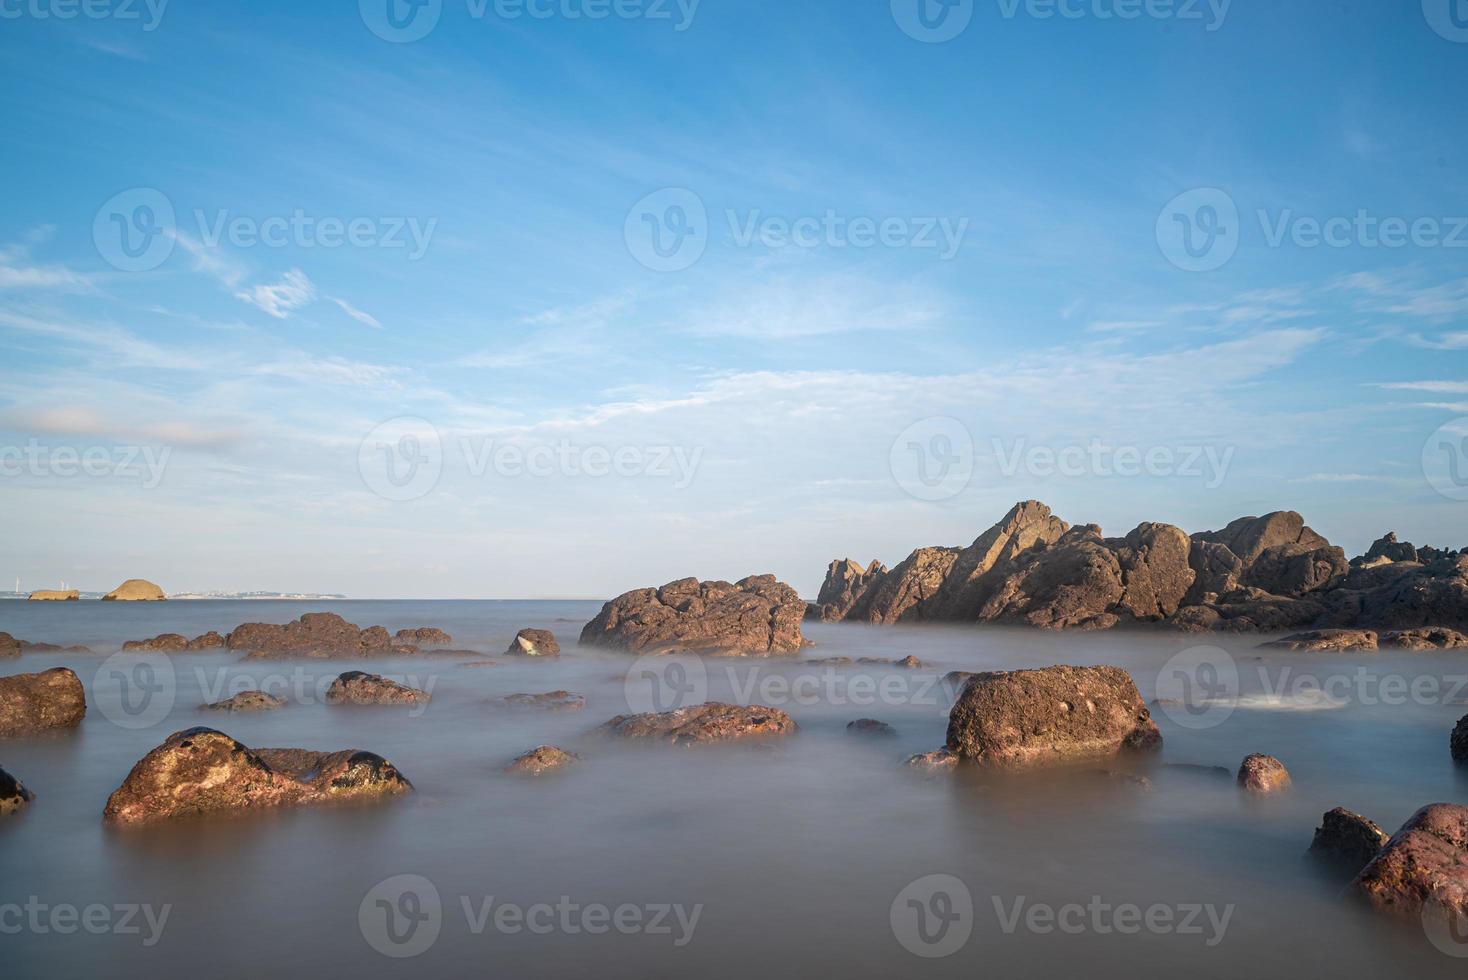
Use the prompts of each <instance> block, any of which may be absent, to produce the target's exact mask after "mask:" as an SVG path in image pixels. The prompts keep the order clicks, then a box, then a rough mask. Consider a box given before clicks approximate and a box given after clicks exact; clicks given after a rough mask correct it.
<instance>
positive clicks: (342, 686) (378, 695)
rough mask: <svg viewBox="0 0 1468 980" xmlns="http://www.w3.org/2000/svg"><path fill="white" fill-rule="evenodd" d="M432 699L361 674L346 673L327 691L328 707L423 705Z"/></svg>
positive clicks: (390, 681)
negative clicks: (342, 705) (350, 705)
mask: <svg viewBox="0 0 1468 980" xmlns="http://www.w3.org/2000/svg"><path fill="white" fill-rule="evenodd" d="M431 698H432V695H430V694H429V693H428V692H427V691H420V690H418V689H417V688H416V687H408V686H407V685H406V684H399V683H398V682H397V681H393V680H388V679H387V678H386V677H380V676H378V675H377V674H368V673H365V672H364V671H360V670H349V671H347V672H346V673H345V674H342V675H341V676H339V677H337V679H336V680H334V681H332V682H331V687H329V688H327V690H326V703H327V704H425V703H427V702H428V701H429V700H430V699H431Z"/></svg>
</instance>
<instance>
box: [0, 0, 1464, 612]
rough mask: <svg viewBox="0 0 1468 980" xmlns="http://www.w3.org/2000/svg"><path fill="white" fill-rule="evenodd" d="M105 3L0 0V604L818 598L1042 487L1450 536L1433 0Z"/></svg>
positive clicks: (1448, 372) (1233, 513)
mask: <svg viewBox="0 0 1468 980" xmlns="http://www.w3.org/2000/svg"><path fill="white" fill-rule="evenodd" d="M95 2H96V3H98V4H99V6H97V7H95V8H93V9H94V12H97V13H100V14H102V15H103V16H76V17H72V18H63V17H61V16H59V15H60V14H61V13H65V12H67V11H68V10H70V9H74V8H70V7H68V6H67V0H4V2H0V14H3V15H4V16H3V17H0V56H3V66H4V67H3V68H0V71H3V77H4V84H5V90H6V93H7V99H6V106H7V107H6V113H5V114H6V125H5V134H6V138H5V140H4V141H3V144H0V170H3V177H4V185H5V188H6V191H5V194H4V197H3V204H0V345H3V347H0V349H3V351H4V358H3V361H0V470H3V474H0V510H3V512H4V513H5V514H6V515H7V516H8V517H9V518H10V519H9V520H7V521H6V522H5V524H6V548H5V555H6V557H7V558H8V559H9V562H8V563H0V565H3V567H0V582H4V583H7V584H8V583H9V581H10V580H11V579H12V578H13V577H15V576H17V575H19V576H21V577H22V579H23V583H24V584H25V585H26V586H27V587H43V586H52V585H54V584H55V583H57V582H59V581H61V580H65V581H66V582H67V583H69V584H73V585H76V586H80V587H82V588H110V587H112V586H113V585H115V584H116V582H117V581H119V580H120V579H121V578H123V577H126V576H133V575H139V576H144V577H148V578H151V579H153V580H155V581H158V582H159V583H160V584H162V585H163V586H164V587H165V588H166V589H168V590H171V591H182V590H191V589H283V590H317V591H332V592H346V593H349V594H351V595H354V596H361V597H373V596H423V597H515V596H568V595H571V596H606V595H609V594H614V593H617V592H620V591H623V590H625V589H628V588H633V587H637V586H640V585H645V584H651V583H660V582H663V581H666V580H668V579H671V578H675V577H681V576H683V575H698V576H700V577H722V578H734V577H738V576H741V575H744V574H748V573H753V572H762V571H773V572H775V573H777V574H779V575H781V576H782V577H784V578H786V579H787V580H789V581H791V582H792V583H793V584H795V585H796V586H797V587H799V588H801V589H802V590H804V591H807V592H810V591H813V590H814V587H815V585H816V584H817V583H818V582H819V578H820V575H821V573H822V571H823V569H824V565H825V563H826V561H828V560H829V559H830V558H832V557H838V556H846V555H851V556H853V557H857V558H860V559H863V560H865V559H868V558H872V557H878V558H881V559H883V560H885V561H887V562H888V563H889V564H890V563H893V562H895V561H897V560H900V559H901V558H902V557H904V556H905V555H906V554H907V552H908V551H909V550H911V548H913V547H915V546H918V545H921V544H959V543H966V542H967V541H969V540H971V539H972V538H973V537H974V536H975V535H976V534H977V533H978V532H979V531H980V530H982V529H983V528H984V527H987V526H988V525H989V524H990V523H992V522H993V521H994V520H995V519H997V518H998V517H999V516H1000V515H1001V514H1002V513H1003V512H1004V511H1005V510H1006V509H1007V508H1008V507H1009V506H1010V504H1012V503H1013V502H1014V501H1016V500H1020V499H1024V498H1029V497H1036V498H1039V499H1042V500H1044V501H1046V502H1048V503H1050V504H1051V505H1052V506H1053V507H1054V508H1055V509H1056V510H1057V512H1058V513H1060V514H1061V515H1062V516H1064V517H1065V518H1067V519H1068V520H1071V521H1074V522H1096V523H1099V524H1101V525H1102V526H1103V527H1104V528H1105V529H1106V531H1107V532H1108V533H1112V534H1122V533H1124V532H1125V531H1127V530H1128V529H1130V528H1131V527H1132V526H1134V525H1135V524H1137V523H1138V522H1140V521H1143V520H1161V521H1170V522H1173V523H1177V524H1179V525H1181V526H1183V527H1184V528H1187V529H1188V530H1202V529H1207V528H1214V527H1219V526H1222V525H1223V524H1224V523H1226V522H1227V521H1228V520H1230V519H1232V518H1234V517H1237V516H1241V515H1244V514H1254V513H1261V512H1263V511H1267V510H1274V509H1282V508H1292V509H1296V510H1299V511H1301V512H1302V513H1304V514H1305V516H1306V518H1307V520H1309V521H1310V522H1311V523H1312V525H1314V526H1315V527H1316V528H1317V529H1318V530H1320V531H1321V532H1322V533H1325V534H1326V535H1327V536H1329V537H1330V538H1331V539H1332V540H1334V541H1337V542H1338V543H1340V544H1342V545H1344V546H1345V547H1347V548H1348V550H1350V551H1352V552H1353V553H1355V552H1358V551H1359V550H1361V549H1364V547H1365V546H1366V545H1368V544H1369V543H1370V541H1371V540H1372V539H1373V538H1375V537H1376V536H1377V535H1379V534H1380V533H1382V532H1383V531H1386V530H1388V529H1395V530H1397V531H1398V532H1399V533H1400V534H1401V535H1402V536H1403V537H1405V538H1409V539H1412V540H1415V541H1418V542H1419V543H1426V542H1431V543H1435V544H1440V545H1446V544H1450V545H1453V546H1461V545H1464V544H1468V511H1465V508H1468V503H1465V502H1464V499H1463V498H1468V490H1463V488H1462V486H1461V485H1460V483H1459V482H1458V481H1454V480H1453V479H1451V477H1452V476H1453V475H1454V474H1453V473H1452V472H1450V471H1449V470H1448V466H1449V464H1450V463H1457V464H1461V465H1462V466H1463V471H1462V472H1464V473H1468V453H1465V452H1464V450H1463V447H1464V446H1465V445H1468V444H1465V443H1463V442H1462V437H1463V436H1468V421H1464V418H1465V417H1468V374H1465V372H1464V370H1463V367H1462V359H1463V358H1464V357H1465V356H1468V218H1465V216H1468V153H1465V150H1468V126H1465V125H1464V122H1465V117H1464V110H1463V102H1462V94H1463V91H1464V89H1465V82H1468V43H1465V42H1468V27H1465V28H1461V29H1460V28H1459V27H1458V26H1457V24H1458V23H1459V22H1464V23H1468V12H1464V11H1459V13H1460V14H1463V15H1464V17H1460V20H1459V21H1454V20H1453V19H1452V17H1451V16H1450V14H1451V9H1450V8H1449V7H1448V5H1447V3H1446V2H1444V3H1442V4H1441V5H1439V4H1437V3H1436V0H1425V2H1424V3H1423V4H1421V5H1419V4H1418V3H1416V2H1411V3H1402V4H1384V3H1357V4H1351V5H1337V4H1330V5H1319V4H1304V3H1296V4H1277V3H1268V4H1266V3H1259V2H1250V0H1235V2H1233V3H1232V4H1221V3H1215V4H1214V5H1213V6H1212V7H1210V6H1209V5H1208V4H1207V3H1199V4H1197V5H1192V4H1191V3H1184V2H1183V0H1179V2H1178V3H1177V4H1168V3H1166V2H1164V0H1157V2H1156V3H1154V4H1153V5H1152V6H1151V7H1150V8H1149V7H1147V6H1145V5H1143V4H1141V3H1137V4H1135V5H1134V6H1133V7H1130V8H1129V7H1128V6H1127V0H1120V2H1119V3H1118V2H1117V0H1084V2H1082V0H1069V2H1068V3H1067V4H1066V5H1064V9H1065V10H1066V11H1068V12H1069V13H1070V14H1072V15H1073V16H1052V17H1046V16H1043V15H1044V14H1045V12H1046V11H1047V10H1049V9H1051V8H1050V7H1048V6H1046V4H1045V3H1044V2H1043V0H1030V2H1020V0H989V2H987V3H985V2H979V0H968V2H967V3H966V4H960V6H958V7H956V8H955V9H954V10H953V11H950V12H949V15H948V16H949V17H950V18H955V19H950V20H948V21H946V22H944V21H941V20H940V19H939V18H938V11H937V8H930V9H929V13H930V16H929V18H928V22H929V23H946V24H947V25H948V26H949V27H953V26H954V25H958V24H959V23H960V22H961V21H962V18H968V19H967V20H966V22H965V23H966V26H964V27H963V29H962V31H961V32H960V33H958V34H957V36H955V37H953V38H952V39H951V40H948V41H946V42H943V43H929V42H930V40H931V36H930V37H929V38H928V39H924V38H923V37H922V34H923V32H922V30H921V29H917V28H914V32H915V33H916V34H917V35H918V36H917V37H914V36H912V35H911V34H909V33H907V32H905V31H904V30H903V28H902V26H901V25H902V24H903V23H906V24H907V25H908V26H912V25H913V24H915V23H919V22H918V21H915V20H914V19H913V18H914V16H915V13H914V9H912V8H913V5H915V4H916V2H917V0H911V2H910V3H909V0H895V2H894V3H892V4H889V3H887V2H870V3H850V2H836V0H821V2H815V0H811V2H790V0H784V2H761V0H741V2H738V3H732V2H728V0H702V2H701V3H698V4H691V3H688V2H685V3H684V4H683V6H681V7H680V6H679V5H678V4H677V3H675V2H672V0H669V2H667V3H662V2H661V0H645V2H634V0H622V4H623V5H622V6H620V7H618V8H616V9H619V10H622V11H623V12H624V13H626V14H627V16H609V17H605V18H601V19H593V18H590V17H587V16H579V17H576V16H572V15H574V14H582V15H585V14H587V13H588V12H595V11H596V10H597V9H602V10H605V9H609V8H610V7H611V4H610V3H605V2H604V3H603V4H602V5H601V7H600V8H598V0H555V3H554V4H550V3H539V4H538V5H536V6H535V7H534V9H535V10H536V11H537V12H538V13H541V14H546V16H535V17H532V16H529V15H528V13H527V14H522V15H521V16H510V15H512V14H514V13H516V12H518V11H521V10H522V9H523V8H522V7H521V6H517V5H515V4H514V3H513V2H512V0H501V3H500V4H499V5H498V6H497V5H496V4H495V3H494V2H490V3H489V4H488V6H481V5H478V4H477V2H476V3H470V2H467V0H441V2H440V3H439V4H438V5H437V7H435V6H433V5H432V4H430V6H429V7H425V8H424V9H423V10H421V11H419V16H424V15H425V14H432V13H437V17H438V19H437V21H436V22H434V24H433V26H432V29H431V30H430V31H428V33H427V34H426V35H425V36H423V37H421V38H419V39H417V40H412V41H408V42H405V43H398V42H399V41H401V40H402V39H401V37H399V38H398V39H397V40H388V39H384V37H382V36H379V33H374V31H373V30H372V29H370V28H369V26H368V24H369V22H372V23H373V24H374V25H375V26H377V27H378V28H379V31H381V32H385V33H387V34H388V35H389V36H391V35H392V32H391V31H390V30H387V29H386V28H385V27H384V25H385V24H386V21H385V20H383V19H382V16H383V13H384V11H385V9H386V7H385V4H386V0H363V2H362V3H361V4H353V3H347V2H334V3H313V4H299V3H289V4H288V3H280V2H259V0H257V2H251V3H248V4H246V3H219V2H216V3H200V2H185V0H172V2H169V3H166V4H164V5H163V6H162V7H161V10H160V8H159V7H158V4H157V0H155V2H154V6H153V7H151V8H150V7H148V6H147V5H145V4H144V3H142V0H137V2H135V3H132V2H124V0H115V2H110V3H104V2H103V0H95ZM396 2H398V3H401V0H396ZM1129 9H1130V10H1141V11H1142V13H1141V14H1140V15H1139V16H1136V17H1134V18H1129V19H1124V18H1122V17H1120V16H1108V15H1115V14H1117V13H1118V12H1119V11H1123V10H1129ZM1149 9H1150V10H1151V11H1153V13H1152V14H1148V13H1146V11H1147V10H1149ZM398 10H399V13H400V14H404V15H405V16H406V13H407V10H408V8H406V7H399V8H398ZM481 12H482V15H481ZM406 22H407V23H410V24H411V23H417V24H418V25H420V26H421V25H423V24H425V23H426V21H417V22H413V21H406ZM940 29H941V28H940ZM143 207H147V208H151V210H150V211H143V210H139V209H140V208H143ZM1230 208H1232V209H1233V210H1232V211H1230V210H1229V209H1230ZM680 209H681V210H680ZM166 210H171V211H172V218H171V220H170V219H169V216H168V214H167V213H166ZM1261 212H1262V215H1261ZM1330 219H1340V220H1337V221H1336V222H1335V223H1334V224H1332V225H1327V224H1326V223H1327V222H1329V221H1330ZM1312 222H1313V223H1314V224H1312ZM1393 223H1394V224H1393ZM1317 224H1318V225H1320V226H1323V227H1325V228H1328V229H1329V230H1330V234H1331V237H1332V243H1331V244H1325V243H1323V242H1319V241H1317V237H1318V236H1316V235H1315V234H1314V233H1313V231H1312V229H1313V228H1314V227H1315V225H1317ZM792 227H793V228H794V229H796V230H797V231H798V232H799V234H797V235H793V236H792V235H791V234H789V233H788V232H789V229H790V228H792ZM1393 227H1395V229H1396V231H1397V232H1398V234H1396V235H1395V237H1394V236H1393V234H1392V229H1393ZM349 228H350V229H353V234H352V235H351V236H350V238H351V241H346V239H347V238H348V237H349V236H348V235H347V229H349ZM1210 228H1216V229H1218V231H1219V234H1217V235H1215V236H1213V237H1212V238H1210V237H1209V236H1208V235H1207V231H1208V229H1210ZM654 229H657V231H658V233H659V235H660V239H659V243H660V246H661V247H662V248H663V250H664V253H665V254H663V255H661V256H660V255H659V253H658V252H657V251H656V250H655V249H654V248H653V247H652V246H653V239H652V233H653V230H654ZM124 231H126V232H127V234H128V235H129V236H130V237H129V239H128V244H129V246H130V247H134V248H135V250H140V254H138V255H137V256H129V255H128V253H127V252H125V251H122V250H121V245H122V244H123V239H122V238H121V235H122V233H123V232H124ZM680 232H681V233H682V234H681V235H680ZM863 232H865V234H863ZM1188 234H1191V235H1192V236H1193V237H1192V239H1190V240H1188V241H1185V240H1184V237H1183V236H1185V235H1188ZM109 236H111V237H110V238H109ZM1397 239H1401V240H1400V241H1399V240H1397ZM1188 245H1192V246H1193V247H1194V253H1195V254H1191V255H1190V254H1189V253H1188V251H1187V246H1188ZM145 246H146V247H145ZM404 420H406V421H404ZM1441 427H1445V428H1441ZM405 435H406V436H409V437H410V438H409V441H406V442H405V441H404V440H403V436H405ZM414 439H416V441H413V440H414ZM914 446H916V447H918V448H917V449H914V448H913V447H914ZM6 447H9V453H10V454H9V455H5V451H6ZM506 447H508V448H506ZM65 450H71V451H74V452H75V453H76V454H78V455H81V454H84V453H86V452H88V451H91V452H92V453H93V459H94V463H95V465H94V466H93V472H91V473H90V475H89V474H87V473H76V472H73V471H72V470H71V469H68V466H67V459H68V457H67V455H66V452H65ZM58 451H61V455H60V456H59V457H58V455H57V453H58ZM598 452H600V453H604V454H605V456H606V457H607V458H608V459H610V458H616V459H618V460H619V462H617V463H616V464H606V463H604V462H603V460H602V458H601V456H599V455H598ZM619 452H620V453H621V455H620V456H615V454H617V453H619ZM496 453H499V454H500V455H499V456H498V457H497V456H496ZM517 453H518V454H528V455H518V456H517V455H516V454H517ZM918 453H921V454H923V455H915V454H918ZM1118 453H1119V454H1121V458H1124V459H1125V458H1128V457H1127V454H1128V453H1130V454H1132V457H1130V458H1144V459H1145V458H1147V454H1148V453H1152V454H1154V455H1153V456H1152V457H1151V459H1152V465H1150V466H1143V467H1141V470H1140V471H1139V472H1137V473H1136V475H1129V473H1119V472H1117V469H1118V467H1116V466H1114V465H1112V464H1113V463H1114V461H1115V459H1116V458H1117V454H1118ZM1454 453H1457V454H1458V456H1460V457H1462V458H1461V459H1458V458H1454ZM588 454H590V455H588ZM1082 456H1084V461H1083V462H1081V463H1080V464H1079V465H1067V466H1065V467H1056V466H1052V465H1048V463H1047V461H1048V460H1051V459H1052V457H1053V458H1058V459H1062V460H1065V459H1068V460H1070V461H1071V462H1072V463H1075V462H1076V461H1077V460H1080V459H1081V457H1082ZM104 459H105V462H104ZM517 459H518V460H520V463H519V465H517V464H516V460H517ZM1424 459H1426V460H1427V462H1426V463H1424ZM150 460H151V461H152V462H153V463H154V464H156V467H155V468H154V469H149V465H150V464H149V461H150ZM414 460H416V461H417V462H418V464H419V469H417V470H414V469H412V466H413V462H414ZM1098 460H1099V461H1100V462H1097V461H1098ZM532 461H533V462H532ZM588 462H589V463H590V465H589V466H588V465H586V464H587V463H588ZM918 465H921V466H922V467H923V470H922V471H921V472H920V473H919V472H917V471H915V470H913V469H912V468H911V467H913V466H918ZM388 466H392V467H394V469H393V471H392V473H391V474H390V475H391V476H393V477H394V479H396V482H394V479H386V478H385V477H386V476H387V475H389V474H388V473H387V469H386V468H387V467H388ZM619 467H620V468H619ZM1121 468H1122V469H1126V467H1125V466H1123V467H1121ZM1133 469H1136V468H1135V467H1133ZM588 470H590V471H592V472H588ZM602 470H605V471H606V472H605V473H602V472H601V471H602ZM1458 475H1461V474H1458ZM924 476H927V477H931V478H932V479H929V480H928V482H923V480H922V477H924ZM410 477H411V479H410Z"/></svg>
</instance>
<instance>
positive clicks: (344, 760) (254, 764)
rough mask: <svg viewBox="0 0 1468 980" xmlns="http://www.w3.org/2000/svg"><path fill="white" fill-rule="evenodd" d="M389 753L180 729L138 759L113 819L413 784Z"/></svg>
mask: <svg viewBox="0 0 1468 980" xmlns="http://www.w3.org/2000/svg"><path fill="white" fill-rule="evenodd" d="M412 789H413V784H412V783H410V782H408V780H407V779H406V778H404V777H403V775H402V774H401V773H399V772H398V771H397V769H396V768H395V767H394V766H393V764H392V763H391V762H388V761H387V760H386V759H384V758H382V756H379V755H375V754H373V753H371V752H362V751H358V750H355V749H348V750H346V751H342V752H314V751H310V750H307V749H260V750H253V749H250V748H247V747H246V746H244V745H243V744H241V743H240V742H237V741H235V740H234V739H232V738H230V737H229V736H228V735H225V734H224V733H223V732H219V731H215V730H214V729H212V728H190V729H188V730H187V731H182V732H175V733H174V734H173V735H170V736H169V737H168V739H167V740H166V741H165V742H164V743H163V744H162V745H160V746H158V747H157V748H155V749H153V751H151V752H149V753H148V754H147V755H145V756H144V757H143V758H142V759H141V760H140V761H139V762H138V764H137V765H135V766H133V768H132V771H131V772H130V773H128V775H127V778H126V779H125V780H123V783H122V785H121V786H119V787H118V788H117V790H116V791H114V792H113V794H112V795H111V797H109V798H108V800H107V806H106V808H105V809H104V810H103V819H104V820H105V821H107V822H108V823H116V824H140V823H149V822H152V821H156V820H167V819H173V818H176V817H185V816H197V815H203V814H210V813H221V812H231V811H240V810H252V809H259V808H261V807H276V806H301V805H306V804H318V803H330V802H340V801H349V800H370V799H379V798H382V797H386V796H396V795H398V794H401V793H408V792H411V791H412Z"/></svg>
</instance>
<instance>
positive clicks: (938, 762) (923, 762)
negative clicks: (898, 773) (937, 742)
mask: <svg viewBox="0 0 1468 980" xmlns="http://www.w3.org/2000/svg"><path fill="white" fill-rule="evenodd" d="M907 766H908V768H910V769H917V770H919V771H920V772H942V771H943V770H945V769H953V768H956V767H957V766H958V754H957V753H956V752H953V751H952V750H951V749H949V748H947V747H946V746H945V747H943V748H941V749H935V750H934V751H932V752H919V753H918V754H917V755H915V756H912V757H911V758H909V759H908V760H907Z"/></svg>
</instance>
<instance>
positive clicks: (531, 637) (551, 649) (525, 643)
mask: <svg viewBox="0 0 1468 980" xmlns="http://www.w3.org/2000/svg"><path fill="white" fill-rule="evenodd" d="M505 655H506V656H522V657H559V656H560V655H561V645H560V644H559V643H557V642H556V635H555V634H554V633H552V632H551V631H550V630H535V629H524V630H521V631H520V632H518V633H516V634H515V638H514V639H513V640H511V641H510V646H509V649H507V650H506V651H505Z"/></svg>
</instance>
